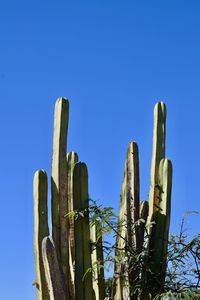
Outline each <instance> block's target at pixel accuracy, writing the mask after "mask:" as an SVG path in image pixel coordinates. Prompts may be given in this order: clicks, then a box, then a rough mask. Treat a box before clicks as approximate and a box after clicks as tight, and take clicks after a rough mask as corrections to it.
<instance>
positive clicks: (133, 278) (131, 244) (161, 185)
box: [113, 102, 172, 300]
mask: <svg viewBox="0 0 200 300" xmlns="http://www.w3.org/2000/svg"><path fill="white" fill-rule="evenodd" d="M165 136H166V106H165V104H164V103H163V102H159V103H157V104H156V105H155V108H154V130H153V151H152V162H151V180H150V192H149V202H146V201H145V202H143V201H140V202H139V163H138V161H139V160H138V149H137V147H136V144H135V143H134V142H132V143H130V144H129V146H128V150H127V158H126V162H125V171H124V179H123V184H122V194H121V200H120V210H119V222H120V224H121V220H122V219H125V226H122V228H121V229H120V230H119V233H120V236H117V238H116V248H122V249H123V263H122V262H121V260H119V251H116V261H118V262H116V263H115V279H114V292H113V299H119V300H120V299H131V300H133V299H137V295H134V294H133V293H132V292H131V288H132V287H133V288H134V286H137V284H138V280H140V278H141V279H142V280H145V285H146V286H148V288H149V291H147V293H146V292H145V291H144V293H142V294H143V296H142V297H143V298H142V299H148V297H149V296H148V295H149V294H150V293H151V294H152V295H155V294H156V292H158V291H162V289H163V284H164V280H165V272H166V254H167V244H168V234H169V223H170V201H171V186H172V165H171V162H170V161H169V160H166V159H165ZM130 147H131V148H132V149H130ZM130 154H133V157H131V155H130ZM134 154H135V155H134ZM130 162H131V164H130ZM128 179H130V180H128ZM135 179H136V180H135ZM127 191H132V193H131V192H130V193H127ZM133 191H134V192H133ZM131 202H134V205H133V206H131V205H130V203H131ZM139 212H140V213H139ZM138 220H139V224H138V222H137V221H138ZM145 222H146V227H147V230H148V238H146V239H145V240H144V230H145ZM153 223H155V224H153ZM131 224H132V225H131ZM133 228H134V230H133ZM127 245H128V247H126V246H127ZM143 249H146V251H147V258H146V259H147V262H148V265H149V266H150V267H151V274H149V273H148V272H147V271H146V268H145V267H144V268H143V269H142V270H139V271H138V272H139V273H138V272H137V268H136V269H135V268H133V269H132V271H131V269H130V270H129V268H130V267H131V265H130V264H131V260H129V259H126V260H124V258H127V257H130V256H131V255H132V254H131V255H130V252H131V251H132V253H134V252H135V253H136V254H137V253H140V252H141V251H142V250H143ZM120 252H121V251H120ZM124 261H128V263H126V264H128V266H126V268H125V272H124V269H123V266H124V265H125V264H124ZM127 270H128V271H127ZM120 273H123V274H125V276H124V278H123V277H122V278H121V277H120V276H119V274H120ZM152 274H155V275H156V274H159V275H160V278H159V284H157V283H154V281H155V277H153V278H152ZM127 275H128V276H127ZM144 289H145V288H144ZM123 290H125V292H123Z"/></svg>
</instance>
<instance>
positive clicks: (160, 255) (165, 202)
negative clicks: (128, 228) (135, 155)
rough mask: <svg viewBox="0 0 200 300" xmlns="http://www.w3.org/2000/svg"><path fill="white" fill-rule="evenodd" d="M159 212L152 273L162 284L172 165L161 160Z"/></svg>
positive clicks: (168, 221)
mask: <svg viewBox="0 0 200 300" xmlns="http://www.w3.org/2000/svg"><path fill="white" fill-rule="evenodd" d="M158 177H159V191H160V192H159V210H158V211H157V212H156V216H155V222H156V225H155V228H154V231H153V233H152V234H153V237H152V238H151V240H153V241H154V243H153V245H154V249H153V250H154V251H153V258H152V259H153V262H154V264H153V271H154V272H157V273H158V274H161V278H162V282H164V278H165V272H166V256H167V246H168V237H169V226H170V212H171V190H172V163H171V161H170V160H167V159H162V160H161V162H160V165H159V175H158Z"/></svg>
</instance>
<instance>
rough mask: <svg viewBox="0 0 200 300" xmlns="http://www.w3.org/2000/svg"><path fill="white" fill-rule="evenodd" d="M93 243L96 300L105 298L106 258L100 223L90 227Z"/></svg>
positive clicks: (96, 222)
mask: <svg viewBox="0 0 200 300" xmlns="http://www.w3.org/2000/svg"><path fill="white" fill-rule="evenodd" d="M90 237H91V242H92V270H93V276H92V282H93V289H94V293H95V300H104V298H105V279H104V257H103V247H102V227H101V223H100V221H97V220H96V221H95V222H94V223H93V224H91V227H90Z"/></svg>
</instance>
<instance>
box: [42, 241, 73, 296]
mask: <svg viewBox="0 0 200 300" xmlns="http://www.w3.org/2000/svg"><path fill="white" fill-rule="evenodd" d="M42 257H43V262H44V268H45V275H46V281H47V285H48V289H49V295H50V300H68V299H69V298H67V296H66V288H65V278H64V274H63V272H62V270H60V267H59V263H58V258H57V254H56V248H55V245H54V242H53V239H52V238H51V237H49V236H48V237H45V238H44V239H43V241H42Z"/></svg>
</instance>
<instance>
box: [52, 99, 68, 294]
mask: <svg viewBox="0 0 200 300" xmlns="http://www.w3.org/2000/svg"><path fill="white" fill-rule="evenodd" d="M68 111H69V103H68V100H66V99H65V98H59V99H58V100H57V101H56V105H55V112H54V133H53V155H52V176H51V193H52V199H51V201H52V236H53V240H54V242H55V247H56V252H57V257H58V261H59V263H60V266H61V268H62V271H63V273H64V275H65V278H66V289H67V296H69V280H68V278H69V242H68V236H69V220H68V218H66V217H65V215H66V212H67V211H68V205H67V164H66V140H67V129H68V113H69V112H68Z"/></svg>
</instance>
